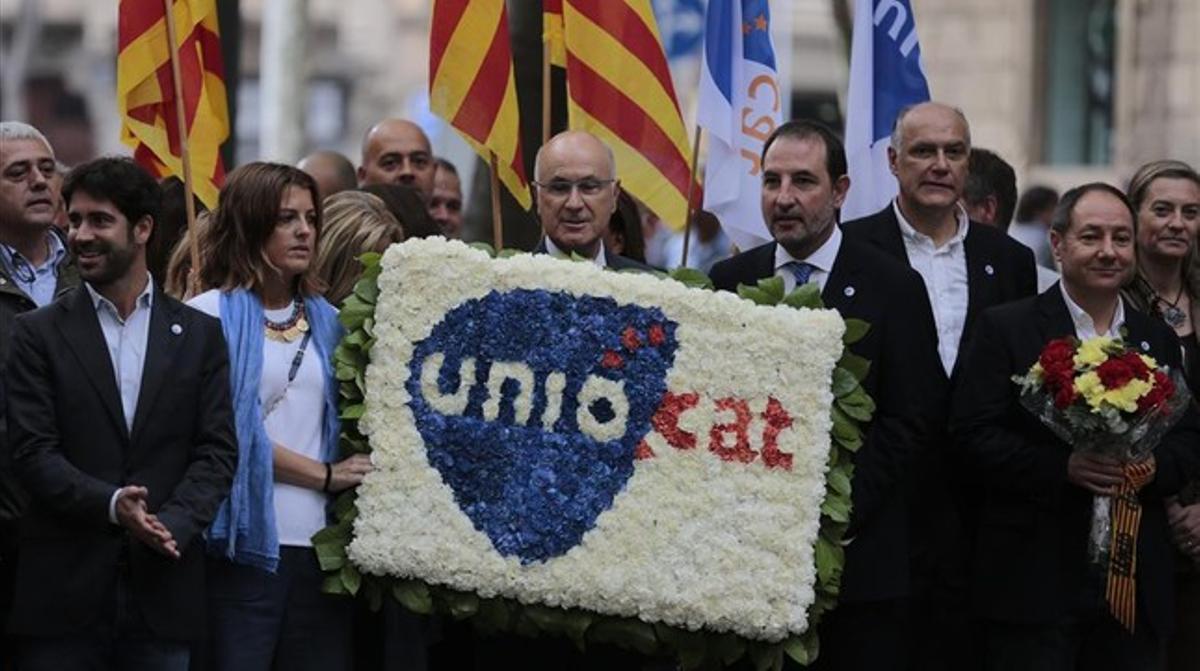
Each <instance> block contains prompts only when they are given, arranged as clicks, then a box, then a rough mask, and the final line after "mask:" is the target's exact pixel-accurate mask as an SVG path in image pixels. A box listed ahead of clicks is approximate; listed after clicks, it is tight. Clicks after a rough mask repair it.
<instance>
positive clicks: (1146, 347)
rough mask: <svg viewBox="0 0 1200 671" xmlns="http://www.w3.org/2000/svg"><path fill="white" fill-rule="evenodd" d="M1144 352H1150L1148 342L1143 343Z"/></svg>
mask: <svg viewBox="0 0 1200 671" xmlns="http://www.w3.org/2000/svg"><path fill="white" fill-rule="evenodd" d="M1142 351H1143V352H1149V351H1150V343H1148V342H1146V341H1145V340H1143V341H1142Z"/></svg>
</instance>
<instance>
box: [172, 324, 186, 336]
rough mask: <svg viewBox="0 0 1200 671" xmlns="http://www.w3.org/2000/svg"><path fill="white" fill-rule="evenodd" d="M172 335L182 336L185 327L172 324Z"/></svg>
mask: <svg viewBox="0 0 1200 671" xmlns="http://www.w3.org/2000/svg"><path fill="white" fill-rule="evenodd" d="M171 333H174V334H175V335H181V334H182V333H183V327H182V326H180V325H179V324H171Z"/></svg>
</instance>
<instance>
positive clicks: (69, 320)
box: [5, 159, 237, 670]
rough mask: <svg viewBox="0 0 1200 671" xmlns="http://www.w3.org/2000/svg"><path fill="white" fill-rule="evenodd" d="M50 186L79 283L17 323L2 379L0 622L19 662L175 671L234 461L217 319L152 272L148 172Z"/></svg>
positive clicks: (199, 619) (110, 166)
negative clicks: (8, 453) (6, 513)
mask: <svg viewBox="0 0 1200 671" xmlns="http://www.w3.org/2000/svg"><path fill="white" fill-rule="evenodd" d="M63 193H64V196H65V199H66V202H67V204H68V213H69V218H70V221H71V226H70V233H69V234H68V242H69V245H70V247H71V250H72V252H73V253H74V254H75V256H76V258H77V259H78V264H79V271H80V275H81V276H82V278H83V280H84V282H85V284H84V287H83V288H81V289H77V290H75V291H74V292H72V293H70V294H68V295H67V296H64V297H63V298H61V299H59V300H58V301H56V302H55V303H53V304H51V305H49V306H47V307H45V308H41V309H39V310H35V311H33V312H30V313H26V314H23V315H21V316H20V317H18V318H17V320H16V327H15V329H14V333H13V339H12V356H11V357H10V360H9V363H8V367H7V369H6V372H5V377H6V384H7V386H8V390H9V394H8V417H9V439H10V441H11V448H12V461H13V467H14V469H15V470H16V473H17V475H18V476H19V477H20V478H21V480H22V482H23V483H24V484H25V486H26V488H27V489H28V491H29V494H30V497H31V500H30V505H29V509H28V512H27V513H26V515H25V517H24V518H23V520H22V523H21V554H20V557H19V559H18V563H17V583H16V594H15V598H14V602H13V609H12V610H13V612H12V616H11V617H10V618H9V622H8V626H9V630H10V631H11V632H12V633H13V634H16V635H19V636H22V637H24V642H23V645H22V646H21V653H20V668H22V669H30V670H38V669H68V668H109V667H112V668H117V667H120V668H154V669H186V668H187V664H188V644H187V642H188V641H189V640H192V639H194V638H196V637H198V636H200V635H202V633H203V623H204V548H203V540H202V539H201V537H200V535H201V533H202V531H203V530H204V528H205V527H206V526H208V523H209V522H210V521H211V519H212V517H213V516H214V515H215V514H216V511H217V507H218V506H219V505H220V503H221V501H222V500H224V498H225V497H226V496H227V495H228V493H229V486H230V483H231V482H232V479H233V471H234V468H235V467H236V465H237V447H236V443H235V438H234V431H233V418H232V410H231V408H230V400H229V376H228V368H229V366H228V354H227V349H226V346H225V342H224V338H223V336H222V334H221V328H220V325H219V324H218V322H217V321H216V320H214V319H211V318H209V317H207V316H205V315H203V314H201V313H199V312H197V311H195V310H193V309H191V308H188V307H186V306H184V305H182V304H181V303H179V302H177V301H175V300H173V299H171V298H169V297H167V296H166V295H165V294H164V293H162V291H161V289H159V288H158V287H155V286H154V283H153V280H152V279H151V278H150V275H149V272H148V271H147V269H146V242H147V240H148V239H149V237H150V233H151V231H152V230H153V227H154V217H155V213H156V211H157V208H158V203H159V192H158V185H157V184H155V182H154V180H153V179H152V178H151V177H150V176H149V175H148V174H146V173H145V172H144V171H143V170H142V169H141V168H139V167H137V166H136V165H135V164H134V163H133V162H132V161H130V160H128V159H99V160H96V161H93V162H91V163H89V164H85V165H83V166H80V167H78V168H76V169H75V170H74V171H73V172H72V173H71V175H70V176H69V177H68V179H67V181H66V184H65V185H64V187H63Z"/></svg>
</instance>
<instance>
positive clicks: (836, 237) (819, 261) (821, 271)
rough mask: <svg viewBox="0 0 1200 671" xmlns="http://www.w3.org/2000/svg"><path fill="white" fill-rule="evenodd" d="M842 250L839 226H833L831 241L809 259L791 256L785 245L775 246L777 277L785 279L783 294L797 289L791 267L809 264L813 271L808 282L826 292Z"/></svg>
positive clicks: (810, 255)
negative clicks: (830, 276) (834, 264)
mask: <svg viewBox="0 0 1200 671" xmlns="http://www.w3.org/2000/svg"><path fill="white" fill-rule="evenodd" d="M841 248H842V229H841V228H839V227H838V225H837V224H833V232H832V233H830V234H829V239H828V240H826V241H825V243H824V244H822V245H821V246H820V247H817V250H816V251H815V252H813V253H812V254H809V255H808V258H807V259H798V258H796V257H794V256H792V255H791V254H789V253H788V250H786V249H784V248H783V245H778V244H777V245H775V276H776V277H782V278H783V293H784V294H788V293H791V291H792V290H793V289H795V288H796V276H795V275H793V274H792V266H791V265H789V264H792V263H807V264H808V265H810V266H812V267H813V271H812V274H811V275H809V276H808V282H809V284H811V283H813V282H816V283H817V287H818V288H819V289H821V291H824V290H825V283H826V282H828V281H829V274H830V273H832V272H833V262H834V261H836V260H837V255H838V250H840V249H841Z"/></svg>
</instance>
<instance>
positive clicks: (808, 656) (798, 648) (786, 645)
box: [783, 624, 815, 666]
mask: <svg viewBox="0 0 1200 671" xmlns="http://www.w3.org/2000/svg"><path fill="white" fill-rule="evenodd" d="M809 626H812V625H811V624H810V625H809ZM783 652H784V654H786V655H787V656H788V657H790V658H792V661H794V662H796V663H797V664H799V665H800V666H808V665H809V664H812V663H813V661H814V659H815V658H814V657H813V655H812V653H810V652H809V651H808V646H807V645H805V644H804V639H802V638H800V637H799V636H793V637H791V638H789V639H788V640H786V641H784V642H783Z"/></svg>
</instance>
